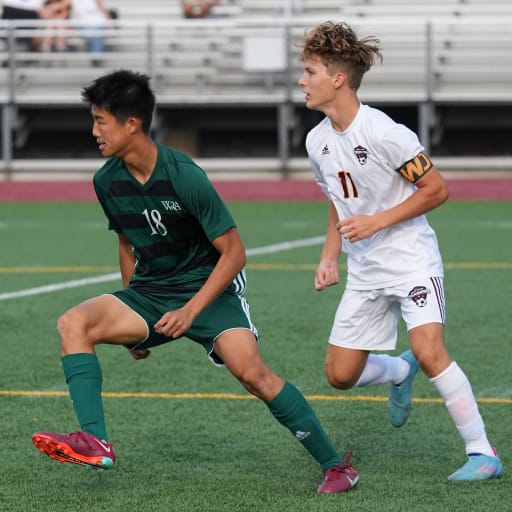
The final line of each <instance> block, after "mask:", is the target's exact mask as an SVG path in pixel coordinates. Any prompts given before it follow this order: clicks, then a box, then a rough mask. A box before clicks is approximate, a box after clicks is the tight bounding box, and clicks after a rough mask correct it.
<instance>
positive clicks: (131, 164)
mask: <svg viewBox="0 0 512 512" xmlns="http://www.w3.org/2000/svg"><path fill="white" fill-rule="evenodd" d="M157 156H158V148H157V145H156V144H155V143H154V142H153V141H152V140H150V139H148V141H147V142H145V143H144V144H142V145H140V146H138V147H137V148H134V149H133V150H132V151H131V152H129V153H128V154H127V155H126V156H125V157H124V158H123V160H124V163H125V165H126V168H127V169H128V171H129V172H130V174H131V175H132V176H133V177H134V178H135V179H136V180H137V181H138V182H139V183H141V184H143V185H144V184H145V183H147V181H149V178H151V175H152V174H153V170H154V168H155V165H156V160H157Z"/></svg>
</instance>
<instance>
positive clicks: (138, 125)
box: [126, 116, 142, 134]
mask: <svg viewBox="0 0 512 512" xmlns="http://www.w3.org/2000/svg"><path fill="white" fill-rule="evenodd" d="M126 125H127V127H128V133H130V134H134V133H137V132H138V131H140V130H141V129H142V120H141V119H139V118H138V117H133V116H132V117H129V118H128V119H127V120H126Z"/></svg>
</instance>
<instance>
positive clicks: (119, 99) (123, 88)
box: [82, 70, 155, 133]
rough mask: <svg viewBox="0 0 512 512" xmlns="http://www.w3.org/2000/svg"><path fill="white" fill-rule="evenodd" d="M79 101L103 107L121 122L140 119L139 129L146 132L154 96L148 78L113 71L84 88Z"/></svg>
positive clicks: (133, 73) (131, 73)
mask: <svg viewBox="0 0 512 512" xmlns="http://www.w3.org/2000/svg"><path fill="white" fill-rule="evenodd" d="M82 99H83V100H84V101H86V102H88V103H89V104H90V105H94V106H97V107H101V108H105V109H106V110H107V111H108V112H110V113H111V114H112V115H113V116H114V117H115V118H116V119H117V120H118V121H120V122H124V121H126V119H128V117H130V116H134V117H137V118H139V119H140V120H141V121H142V129H143V130H144V132H145V133H149V129H150V126H151V120H152V118H153V110H154V109H155V95H154V93H153V91H152V90H151V87H150V85H149V77H148V76H147V75H144V74H142V73H137V72H133V71H127V70H120V71H114V72H112V73H109V74H108V75H104V76H101V77H99V78H97V79H96V80H94V81H93V82H92V83H91V84H90V85H88V86H86V87H84V88H83V90H82Z"/></svg>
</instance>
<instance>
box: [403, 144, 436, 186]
mask: <svg viewBox="0 0 512 512" xmlns="http://www.w3.org/2000/svg"><path fill="white" fill-rule="evenodd" d="M433 166H434V164H433V163H432V161H431V160H430V158H429V157H428V156H427V155H425V153H423V151H421V152H420V153H418V154H417V155H416V156H415V157H414V158H411V160H409V161H408V162H405V164H404V165H402V167H399V168H398V169H397V171H398V172H399V173H400V174H401V175H402V176H403V177H404V178H405V179H406V180H407V181H410V182H411V183H415V182H416V181H418V180H419V179H420V178H421V177H422V176H424V175H425V174H427V172H428V171H430V169H432V167H433Z"/></svg>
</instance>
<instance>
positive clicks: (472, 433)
mask: <svg viewBox="0 0 512 512" xmlns="http://www.w3.org/2000/svg"><path fill="white" fill-rule="evenodd" d="M430 382H432V384H434V386H435V387H436V389H437V391H438V392H439V394H440V395H441V397H442V398H443V400H444V403H445V405H446V408H447V409H448V412H449V414H450V416H451V418H452V420H453V422H454V423H455V426H456V427H457V430H458V431H459V434H460V436H461V437H462V439H463V440H464V443H465V444H466V454H470V453H483V454H484V455H490V456H494V452H493V450H492V447H491V445H490V444H489V440H488V439H487V434H486V433H485V425H484V422H483V420H482V417H481V416H480V412H479V411H478V406H477V403H476V400H475V397H474V395H473V391H472V389H471V384H470V383H469V380H468V378H467V377H466V375H465V373H464V372H463V371H462V370H461V369H460V368H459V365H458V364H457V363H456V362H455V361H454V362H452V364H451V365H450V366H448V368H446V370H444V371H442V372H441V373H440V374H439V375H437V376H436V377H434V378H432V379H430Z"/></svg>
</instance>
